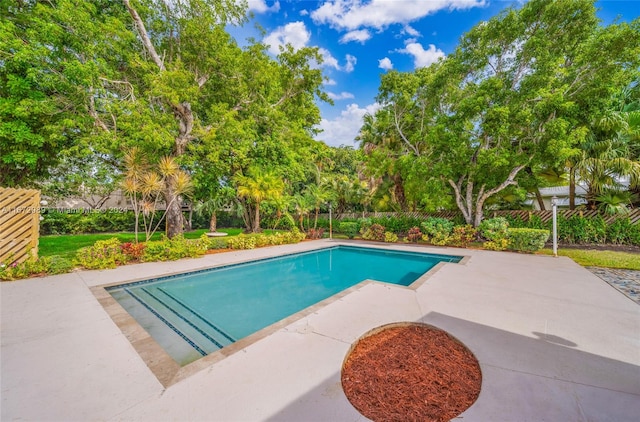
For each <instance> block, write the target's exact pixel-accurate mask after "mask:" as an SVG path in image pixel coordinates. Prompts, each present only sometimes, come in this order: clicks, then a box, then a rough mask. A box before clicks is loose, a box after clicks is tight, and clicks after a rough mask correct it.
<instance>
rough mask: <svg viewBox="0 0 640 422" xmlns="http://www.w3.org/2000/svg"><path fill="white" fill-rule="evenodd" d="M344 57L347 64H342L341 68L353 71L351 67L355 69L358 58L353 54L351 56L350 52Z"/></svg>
mask: <svg viewBox="0 0 640 422" xmlns="http://www.w3.org/2000/svg"><path fill="white" fill-rule="evenodd" d="M345 58H346V59H347V64H345V65H344V67H343V68H342V70H344V71H345V72H347V73H349V72H353V69H355V65H356V63H358V59H357V58H356V57H355V56H352V55H351V54H347V55H346V56H345Z"/></svg>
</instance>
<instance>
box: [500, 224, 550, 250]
mask: <svg viewBox="0 0 640 422" xmlns="http://www.w3.org/2000/svg"><path fill="white" fill-rule="evenodd" d="M507 230H508V233H509V234H508V239H509V244H508V248H509V249H511V250H514V251H523V252H536V251H539V250H540V249H542V248H544V244H545V243H546V242H547V240H549V230H539V229H523V228H509V229H507Z"/></svg>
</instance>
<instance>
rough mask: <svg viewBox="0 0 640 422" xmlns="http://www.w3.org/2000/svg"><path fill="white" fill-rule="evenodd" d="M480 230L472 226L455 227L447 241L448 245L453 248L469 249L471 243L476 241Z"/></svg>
mask: <svg viewBox="0 0 640 422" xmlns="http://www.w3.org/2000/svg"><path fill="white" fill-rule="evenodd" d="M477 233H478V230H476V228H475V227H473V226H472V225H470V224H465V225H463V226H455V227H454V228H453V233H452V234H451V236H449V238H448V239H447V244H448V245H451V246H461V247H467V246H468V245H469V243H471V242H473V241H474V240H475V239H476V236H477Z"/></svg>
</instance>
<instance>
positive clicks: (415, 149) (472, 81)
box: [360, 0, 640, 226]
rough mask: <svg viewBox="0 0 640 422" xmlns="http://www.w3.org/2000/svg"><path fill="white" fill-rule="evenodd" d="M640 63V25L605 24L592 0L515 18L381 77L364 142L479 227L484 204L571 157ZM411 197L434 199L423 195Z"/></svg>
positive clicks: (538, 2) (530, 7)
mask: <svg viewBox="0 0 640 422" xmlns="http://www.w3.org/2000/svg"><path fill="white" fill-rule="evenodd" d="M639 64H640V20H635V21H634V22H632V23H630V24H627V23H620V24H614V25H610V26H601V25H600V24H599V21H598V19H597V18H596V15H595V8H594V5H593V2H592V1H588V0H581V1H557V2H548V1H543V0H534V1H530V2H527V3H525V4H524V5H523V6H522V7H521V8H520V9H515V8H510V9H507V10H505V11H504V12H502V13H501V14H499V15H498V16H496V17H494V18H492V19H490V20H489V21H486V22H482V23H480V24H478V25H476V26H475V27H474V28H473V29H472V30H471V31H469V32H468V33H467V34H466V35H464V36H463V38H462V39H461V41H460V45H459V46H458V48H457V49H456V50H455V51H454V53H453V54H451V55H450V56H448V57H446V58H445V59H443V60H441V61H439V62H438V63H435V64H433V65H431V66H429V67H426V68H420V69H417V70H416V71H414V72H410V73H400V72H395V71H394V72H389V73H388V74H386V75H384V76H383V77H382V81H381V84H380V90H379V95H378V101H379V102H380V103H381V104H382V105H383V107H382V108H381V109H380V110H379V111H378V112H377V113H376V114H375V116H371V117H369V118H368V121H367V124H366V125H365V127H364V128H363V131H362V132H361V135H360V136H361V139H362V140H363V143H362V146H363V149H364V150H365V151H366V152H368V157H369V163H374V165H373V166H370V167H369V168H370V169H371V168H372V167H373V169H372V170H371V171H372V172H373V173H375V172H376V171H377V172H379V170H377V169H380V168H382V167H385V168H387V169H388V171H389V172H390V173H391V174H393V177H395V178H396V179H401V180H411V179H422V180H423V184H422V186H430V188H431V189H430V190H431V191H436V192H442V190H443V189H444V188H445V187H446V188H448V189H450V192H451V196H450V198H451V199H452V200H453V201H455V204H456V206H457V208H458V209H459V210H460V211H461V212H462V214H463V216H464V218H465V220H466V221H467V223H469V224H474V225H476V226H477V225H478V224H479V223H480V221H481V220H482V218H483V209H484V206H485V204H486V202H487V200H488V199H489V198H491V197H492V196H494V195H496V194H498V193H500V192H502V191H504V190H505V189H507V188H508V187H510V186H513V185H516V184H517V180H518V178H523V177H525V176H526V172H523V171H522V170H523V169H536V170H537V169H539V168H540V167H542V166H543V165H549V164H560V163H562V164H564V162H566V160H567V159H568V158H569V157H571V156H573V155H575V154H576V150H577V148H579V146H580V145H581V144H582V143H583V142H585V140H586V137H587V133H588V127H589V124H590V122H591V121H593V119H594V117H595V116H597V115H600V114H602V113H603V112H604V110H605V109H606V106H607V103H608V102H609V99H610V97H611V95H612V93H614V92H615V90H617V89H619V88H620V87H621V86H626V85H628V84H629V83H630V82H631V81H632V80H633V78H634V77H635V76H636V75H637V71H638V65H639ZM406 157H410V160H408V161H407V160H406ZM381 161H382V162H387V163H388V164H387V165H385V166H380V165H379V163H380V162H381ZM407 163H410V165H407ZM437 186H439V188H438V187H437ZM404 188H405V190H409V189H410V190H411V191H414V192H416V191H417V193H418V194H419V195H422V196H423V201H429V200H430V199H431V197H430V196H429V194H428V193H426V192H420V188H419V187H412V186H411V184H406V183H405V184H404ZM407 188H409V189H407ZM410 195H412V194H409V195H407V196H410ZM413 195H415V193H413ZM417 200H419V198H418V199H417Z"/></svg>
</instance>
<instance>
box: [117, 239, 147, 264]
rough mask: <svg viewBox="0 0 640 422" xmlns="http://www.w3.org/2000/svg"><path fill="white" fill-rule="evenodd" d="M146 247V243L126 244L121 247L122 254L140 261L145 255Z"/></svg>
mask: <svg viewBox="0 0 640 422" xmlns="http://www.w3.org/2000/svg"><path fill="white" fill-rule="evenodd" d="M145 247H146V245H145V244H144V243H131V242H126V243H123V244H122V245H120V248H121V249H122V253H123V254H125V255H126V256H128V257H129V258H130V259H131V260H135V261H139V260H140V258H142V254H143V253H144V248H145Z"/></svg>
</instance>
